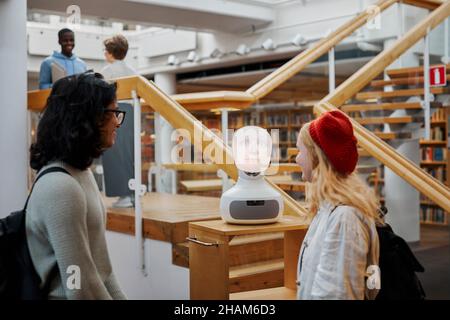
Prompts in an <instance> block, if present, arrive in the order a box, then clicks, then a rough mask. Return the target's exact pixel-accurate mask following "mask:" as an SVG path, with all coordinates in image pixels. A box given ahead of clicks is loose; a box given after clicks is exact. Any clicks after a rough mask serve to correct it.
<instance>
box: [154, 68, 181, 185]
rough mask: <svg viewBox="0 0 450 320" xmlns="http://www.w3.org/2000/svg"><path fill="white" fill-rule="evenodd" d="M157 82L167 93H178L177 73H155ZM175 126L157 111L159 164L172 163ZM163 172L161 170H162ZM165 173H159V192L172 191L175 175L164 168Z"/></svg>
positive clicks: (156, 153)
mask: <svg viewBox="0 0 450 320" xmlns="http://www.w3.org/2000/svg"><path fill="white" fill-rule="evenodd" d="M155 84H156V85H157V86H158V87H159V88H161V90H163V91H164V92H165V93H166V94H175V93H176V75H175V74H173V73H157V74H155ZM172 132H173V127H172V126H171V125H170V123H169V122H167V121H166V120H165V119H164V118H163V117H161V116H160V115H159V114H157V113H155V134H156V145H155V160H156V164H157V165H161V164H163V163H171V162H172V161H171V150H172V148H173V146H174V143H173V142H172V141H171V140H170V137H171V135H172ZM160 172H161V171H160ZM162 172H163V174H160V175H159V178H158V175H157V179H156V180H157V181H156V190H157V191H158V192H172V184H173V177H172V176H171V173H170V172H167V171H165V170H162ZM172 174H173V173H172Z"/></svg>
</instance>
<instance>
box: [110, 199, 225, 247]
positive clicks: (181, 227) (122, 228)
mask: <svg viewBox="0 0 450 320" xmlns="http://www.w3.org/2000/svg"><path fill="white" fill-rule="evenodd" d="M114 200H115V198H106V197H105V198H104V203H105V205H106V208H107V209H106V210H107V225H106V228H107V229H108V230H111V231H116V232H122V233H126V234H134V208H112V203H113V202H114ZM219 204H220V199H219V198H214V197H202V196H193V195H179V194H177V195H173V194H168V193H156V192H151V193H147V194H146V195H145V196H144V197H143V201H142V209H143V210H142V211H143V212H142V219H143V233H144V237H146V238H150V239H155V240H161V241H167V242H171V243H180V242H184V241H186V240H185V239H186V237H187V235H188V222H190V221H201V220H212V219H220V211H219V207H220V205H219Z"/></svg>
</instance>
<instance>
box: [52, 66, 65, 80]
mask: <svg viewBox="0 0 450 320" xmlns="http://www.w3.org/2000/svg"><path fill="white" fill-rule="evenodd" d="M51 69H52V83H55V82H56V81H58V80H59V79H61V78H64V77H67V71H66V69H64V68H63V67H62V66H61V65H59V64H58V63H57V62H55V61H53V62H52V65H51Z"/></svg>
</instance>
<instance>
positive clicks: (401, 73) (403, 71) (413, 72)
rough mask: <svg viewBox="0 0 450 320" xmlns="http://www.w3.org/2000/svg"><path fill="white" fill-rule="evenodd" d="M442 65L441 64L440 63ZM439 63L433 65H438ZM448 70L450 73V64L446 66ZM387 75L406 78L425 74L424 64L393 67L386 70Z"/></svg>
mask: <svg viewBox="0 0 450 320" xmlns="http://www.w3.org/2000/svg"><path fill="white" fill-rule="evenodd" d="M438 65H441V64H438ZM438 65H432V66H431V67H433V66H438ZM446 67H447V68H446V69H447V72H446V73H450V64H447V66H446ZM386 73H387V75H388V76H389V77H390V78H406V77H416V76H420V75H423V66H421V67H411V68H400V69H391V70H387V71H386Z"/></svg>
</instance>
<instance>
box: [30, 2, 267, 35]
mask: <svg viewBox="0 0 450 320" xmlns="http://www.w3.org/2000/svg"><path fill="white" fill-rule="evenodd" d="M27 4H28V10H35V11H36V12H48V13H57V14H65V12H66V8H67V7H68V6H70V5H74V4H75V5H78V6H79V7H80V10H81V15H82V16H83V15H84V16H85V17H98V18H108V19H113V20H115V21H124V22H129V23H130V22H132V23H142V24H152V25H155V26H163V27H164V26H166V27H167V26H168V27H179V28H186V29H195V30H201V31H222V32H229V33H236V32H246V31H250V30H252V28H253V27H256V28H257V27H262V26H265V25H267V24H269V23H271V22H272V21H273V19H274V18H275V11H274V9H273V8H271V7H270V6H267V5H266V4H263V3H260V4H258V2H257V1H224V0H207V1H205V0H189V1H186V0H95V1H94V0H58V1H54V0H28V1H27Z"/></svg>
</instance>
